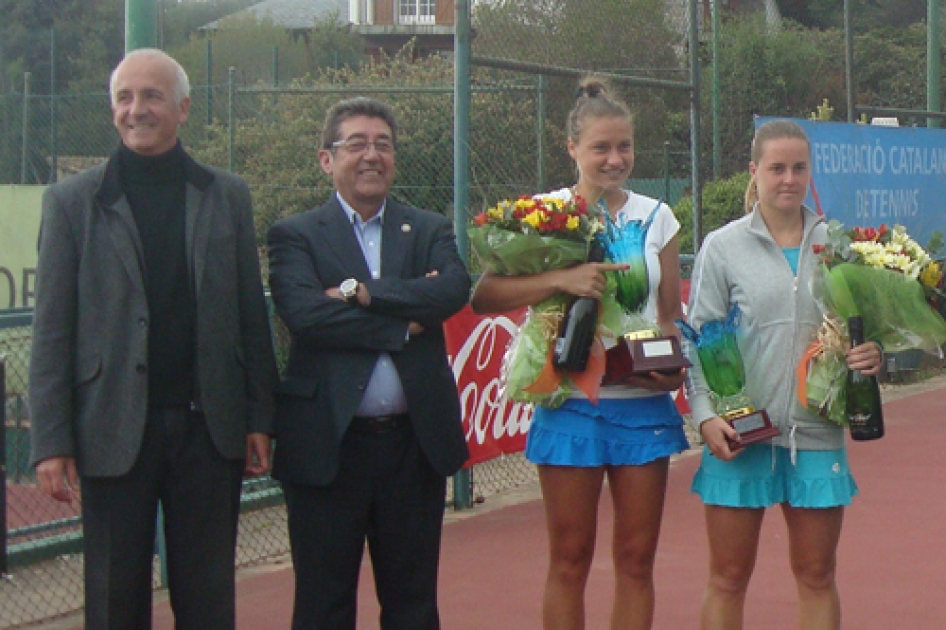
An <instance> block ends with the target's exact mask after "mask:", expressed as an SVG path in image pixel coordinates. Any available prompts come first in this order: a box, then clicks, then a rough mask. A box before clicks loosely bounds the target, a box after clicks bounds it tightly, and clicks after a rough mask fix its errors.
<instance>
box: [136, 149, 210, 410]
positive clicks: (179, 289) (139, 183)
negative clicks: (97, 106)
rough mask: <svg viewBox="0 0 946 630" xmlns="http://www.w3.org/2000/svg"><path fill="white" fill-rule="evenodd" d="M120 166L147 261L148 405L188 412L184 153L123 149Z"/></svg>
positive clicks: (190, 312) (190, 314)
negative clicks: (150, 153) (152, 153)
mask: <svg viewBox="0 0 946 630" xmlns="http://www.w3.org/2000/svg"><path fill="white" fill-rule="evenodd" d="M118 160H119V169H118V170H119V176H120V178H121V185H122V191H123V192H124V193H125V196H126V197H127V199H128V204H129V205H130V206H131V212H132V215H134V217H135V224H136V225H137V227H138V235H139V237H140V238H141V247H142V250H143V252H142V253H143V255H144V266H145V268H144V270H143V276H144V283H145V292H146V293H147V296H148V312H149V319H150V322H149V329H148V404H149V405H154V406H158V407H180V406H186V405H189V404H190V402H191V401H192V400H193V399H194V358H195V354H194V348H195V345H196V337H195V330H194V322H195V321H196V305H195V299H194V292H193V289H192V288H191V282H190V274H189V273H188V270H187V255H186V250H185V244H184V243H185V239H184V226H185V216H186V204H185V193H184V190H185V183H186V179H185V173H184V149H183V147H182V146H181V143H180V142H178V143H177V145H176V146H175V147H174V148H173V149H171V150H170V151H168V152H167V153H164V154H162V155H158V156H144V155H139V154H138V153H135V152H134V151H132V150H130V149H128V148H127V147H126V146H125V145H124V144H122V145H121V146H120V148H119V151H118Z"/></svg>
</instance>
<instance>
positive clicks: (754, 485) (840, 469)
mask: <svg viewBox="0 0 946 630" xmlns="http://www.w3.org/2000/svg"><path fill="white" fill-rule="evenodd" d="M743 451H744V452H742V453H740V454H739V455H737V456H736V458H735V459H733V460H731V461H728V462H725V461H723V460H721V459H717V458H716V457H715V456H714V455H713V454H712V453H710V452H709V449H708V448H704V449H703V459H702V460H701V462H700V468H699V470H697V471H696V475H695V476H694V477H693V484H692V485H691V488H690V489H691V490H692V491H693V492H695V493H696V494H698V495H700V498H701V499H703V503H705V504H707V505H721V506H725V507H744V508H762V507H769V506H770V505H775V504H776V503H788V504H789V505H791V506H792V507H799V508H831V507H839V506H843V505H849V504H850V503H851V499H852V498H853V497H854V496H855V495H857V492H858V491H857V483H856V482H855V481H854V476H853V475H852V474H851V468H850V466H849V465H848V461H847V450H846V449H843V448H842V449H838V450H836V451H801V450H800V451H796V454H795V455H796V457H795V463H794V464H793V463H792V457H791V451H790V450H789V449H787V448H785V447H782V446H772V445H771V444H751V445H749V446H747V447H745V449H743Z"/></svg>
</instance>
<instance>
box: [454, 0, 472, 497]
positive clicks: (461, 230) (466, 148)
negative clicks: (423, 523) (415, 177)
mask: <svg viewBox="0 0 946 630" xmlns="http://www.w3.org/2000/svg"><path fill="white" fill-rule="evenodd" d="M455 6H456V8H455V11H456V35H454V70H453V72H454V89H455V94H454V97H453V98H454V102H453V108H454V122H453V129H454V141H453V142H454V145H453V216H454V219H453V225H454V231H455V232H456V239H457V249H458V250H459V253H460V257H461V258H462V259H463V262H464V264H466V265H467V267H468V268H469V264H470V241H469V238H467V232H466V224H467V221H468V220H469V217H468V215H467V213H468V211H469V204H470V189H469V186H470V180H469V177H470V94H471V86H470V83H471V81H470V39H471V22H472V14H471V10H470V2H469V0H457V2H456V5H455ZM472 480H473V472H472V470H470V469H469V468H461V469H460V470H459V471H457V473H456V474H455V475H454V476H453V508H454V509H455V510H465V509H468V508H471V507H473V492H472V489H471V487H470V486H471V485H472Z"/></svg>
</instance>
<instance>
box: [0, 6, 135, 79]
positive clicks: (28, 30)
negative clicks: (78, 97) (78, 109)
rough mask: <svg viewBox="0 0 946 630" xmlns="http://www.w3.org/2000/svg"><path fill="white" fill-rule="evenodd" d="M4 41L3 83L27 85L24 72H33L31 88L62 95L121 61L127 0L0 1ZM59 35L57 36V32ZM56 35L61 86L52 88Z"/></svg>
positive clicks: (0, 70) (2, 40)
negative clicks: (51, 59) (103, 69)
mask: <svg viewBox="0 0 946 630" xmlns="http://www.w3.org/2000/svg"><path fill="white" fill-rule="evenodd" d="M0 15H3V17H4V19H3V21H2V23H0V42H3V44H2V45H3V60H4V62H5V65H6V67H5V68H0V72H2V73H3V74H4V75H5V78H4V81H3V83H4V84H5V86H6V87H7V88H8V89H9V87H10V86H11V85H12V86H16V87H17V88H18V87H19V86H20V85H22V74H23V72H30V73H31V79H32V82H31V85H32V90H31V91H32V92H33V93H35V94H49V93H50V91H51V90H54V91H55V92H56V93H62V92H64V91H66V90H67V89H71V88H73V87H74V86H79V85H81V86H82V87H85V86H88V85H89V84H90V83H91V82H92V81H93V80H94V79H95V77H94V76H93V74H90V73H94V74H96V75H98V81H99V83H98V84H99V85H104V84H105V81H103V80H102V78H101V75H102V74H105V75H106V79H107V74H108V73H107V72H104V73H103V72H102V71H101V69H100V68H102V67H104V68H111V67H113V66H114V64H115V63H116V62H117V61H118V60H119V59H121V56H122V53H123V46H124V35H123V24H124V20H123V16H124V0H0ZM53 34H54V35H53ZM53 36H54V37H55V50H56V85H55V86H51V85H50V80H51V76H52V71H51V68H52V64H51V61H50V55H51V50H52V44H51V38H52V37H53Z"/></svg>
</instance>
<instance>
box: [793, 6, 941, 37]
mask: <svg viewBox="0 0 946 630" xmlns="http://www.w3.org/2000/svg"><path fill="white" fill-rule="evenodd" d="M850 1H851V18H852V20H853V22H854V27H855V29H856V30H857V31H858V32H863V31H866V30H869V29H871V28H877V27H878V26H890V27H894V28H897V27H901V28H902V27H905V26H909V25H911V24H915V23H917V22H920V21H922V20H925V19H926V6H927V2H928V0H850ZM777 4H778V8H779V11H780V12H781V14H782V17H784V18H787V19H790V20H794V21H795V22H798V23H799V24H801V25H802V26H805V27H807V28H820V29H826V28H843V26H844V0H777Z"/></svg>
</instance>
